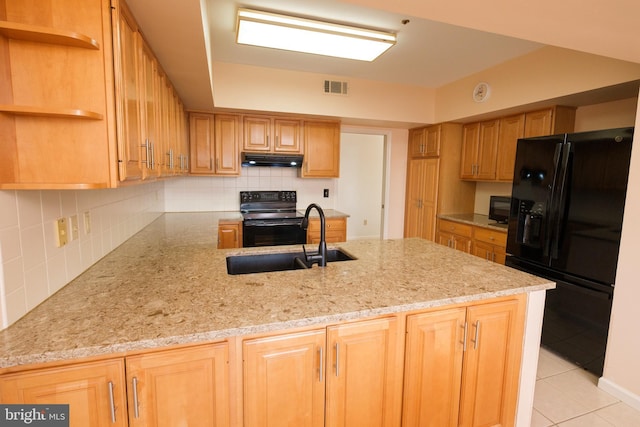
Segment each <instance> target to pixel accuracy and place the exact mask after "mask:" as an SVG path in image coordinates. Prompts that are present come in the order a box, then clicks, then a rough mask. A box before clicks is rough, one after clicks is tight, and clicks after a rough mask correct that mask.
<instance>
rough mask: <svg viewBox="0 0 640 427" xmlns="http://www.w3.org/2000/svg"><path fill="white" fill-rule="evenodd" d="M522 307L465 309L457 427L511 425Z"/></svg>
mask: <svg viewBox="0 0 640 427" xmlns="http://www.w3.org/2000/svg"><path fill="white" fill-rule="evenodd" d="M523 305H524V304H522V303H521V298H520V299H513V300H507V301H501V302H494V303H489V304H480V305H476V306H472V307H469V308H468V309H467V324H468V335H467V351H466V352H465V355H464V362H463V365H464V369H463V372H462V394H461V406H460V420H459V425H460V426H462V427H467V426H473V427H476V426H478V427H479V426H512V425H513V424H514V420H515V412H516V404H517V398H518V380H519V374H520V358H521V353H522V333H523V328H524V309H523Z"/></svg>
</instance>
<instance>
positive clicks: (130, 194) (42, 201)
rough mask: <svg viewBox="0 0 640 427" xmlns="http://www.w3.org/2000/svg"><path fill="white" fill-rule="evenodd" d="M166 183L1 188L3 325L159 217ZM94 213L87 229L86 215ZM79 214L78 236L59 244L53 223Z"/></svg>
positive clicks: (0, 293)
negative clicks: (58, 188) (108, 187)
mask: <svg viewBox="0 0 640 427" xmlns="http://www.w3.org/2000/svg"><path fill="white" fill-rule="evenodd" d="M163 197H164V192H163V185H162V184H161V183H153V184H146V185H140V186H132V187H126V188H121V189H117V190H78V191H72V190H66V191H0V206H1V207H2V208H1V209H0V319H1V328H0V329H3V328H5V327H7V326H8V325H10V324H11V323H13V322H15V321H16V320H17V319H19V318H20V317H22V316H23V315H24V314H26V313H27V312H28V311H29V310H31V309H33V308H34V307H35V306H37V305H38V304H40V303H41V302H42V301H44V300H45V299H46V298H48V297H49V296H51V295H53V294H54V293H55V292H56V291H57V290H59V289H60V288H62V287H63V286H64V285H66V284H67V283H68V282H70V281H71V280H73V279H74V278H75V277H77V276H78V275H79V274H80V273H82V272H83V271H84V270H86V269H87V268H89V267H90V266H91V265H92V264H94V263H95V262H96V261H98V260H99V259H100V258H102V257H103V256H105V255H106V254H107V253H109V252H110V251H112V250H113V249H115V248H116V247H117V246H118V245H120V244H121V243H123V242H124V241H125V240H127V239H128V238H129V237H131V236H132V235H133V234H135V233H137V232H138V231H140V230H141V229H142V228H143V227H145V226H146V225H147V224H149V223H150V222H152V221H153V220H154V219H155V218H157V217H158V216H159V215H160V213H161V212H162V209H163ZM84 212H89V213H90V216H91V229H90V233H89V234H87V233H86V232H85V228H84V224H83V214H84ZM72 215H78V218H79V222H80V233H79V238H78V239H77V240H74V241H72V242H70V243H68V244H67V245H65V246H63V247H61V248H58V247H56V244H55V234H54V222H55V220H56V219H58V218H61V217H66V218H69V217H70V216H72Z"/></svg>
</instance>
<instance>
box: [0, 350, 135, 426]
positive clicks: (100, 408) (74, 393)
mask: <svg viewBox="0 0 640 427" xmlns="http://www.w3.org/2000/svg"><path fill="white" fill-rule="evenodd" d="M125 394H126V392H125V382H124V361H123V360H122V359H115V360H109V361H101V362H90V363H78V364H74V365H69V366H61V367H56V368H47V369H38V370H33V371H26V372H21V373H16V374H6V375H3V376H1V377H0V402H2V403H9V404H10V403H15V404H19V403H29V404H42V405H46V404H68V405H69V425H70V426H71V427H126V426H127V406H126V405H127V401H126V397H125ZM111 402H113V406H112V404H111Z"/></svg>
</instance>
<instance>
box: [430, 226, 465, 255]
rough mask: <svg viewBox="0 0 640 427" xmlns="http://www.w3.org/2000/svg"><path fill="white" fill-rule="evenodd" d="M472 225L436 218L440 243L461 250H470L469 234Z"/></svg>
mask: <svg viewBox="0 0 640 427" xmlns="http://www.w3.org/2000/svg"><path fill="white" fill-rule="evenodd" d="M472 230H473V227H472V226H471V225H467V224H461V223H459V222H455V221H447V220H444V219H441V220H438V240H437V242H438V243H439V244H441V245H444V246H448V247H450V248H453V249H457V250H459V251H462V252H467V253H470V252H471V235H472V233H473V231H472Z"/></svg>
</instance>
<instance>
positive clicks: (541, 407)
mask: <svg viewBox="0 0 640 427" xmlns="http://www.w3.org/2000/svg"><path fill="white" fill-rule="evenodd" d="M597 382H598V378H597V377H596V376H595V375H593V374H591V373H589V372H587V371H585V370H583V369H581V368H580V367H578V366H576V365H574V364H572V363H569V362H567V361H565V360H563V359H562V358H560V357H559V356H556V355H555V354H553V353H552V352H550V351H548V350H546V349H543V348H542V349H540V357H539V360H538V376H537V381H536V391H535V395H534V400H533V417H532V420H531V427H549V426H559V427H612V426H613V427H638V426H640V411H638V410H636V409H634V408H632V407H631V406H629V405H627V404H625V403H622V402H620V400H619V399H617V398H615V397H613V396H611V395H610V394H608V393H606V392H605V391H603V390H601V389H599V388H598V387H597Z"/></svg>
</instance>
